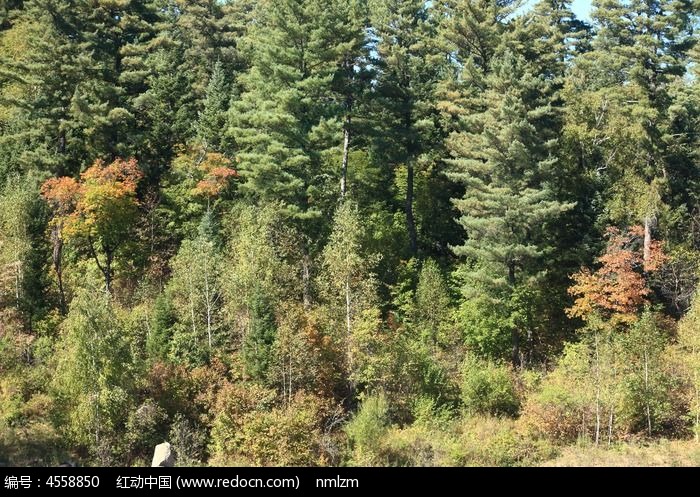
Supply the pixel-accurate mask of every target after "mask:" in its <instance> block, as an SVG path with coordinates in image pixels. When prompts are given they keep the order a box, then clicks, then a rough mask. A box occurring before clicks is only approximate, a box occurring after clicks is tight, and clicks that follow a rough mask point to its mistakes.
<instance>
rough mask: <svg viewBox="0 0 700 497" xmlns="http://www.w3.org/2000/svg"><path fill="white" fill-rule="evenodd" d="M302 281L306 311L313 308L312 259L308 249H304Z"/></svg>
mask: <svg viewBox="0 0 700 497" xmlns="http://www.w3.org/2000/svg"><path fill="white" fill-rule="evenodd" d="M301 280H302V294H303V295H302V299H303V302H304V309H309V308H310V307H311V257H310V256H309V251H308V249H307V248H306V247H304V255H303V257H302V259H301Z"/></svg>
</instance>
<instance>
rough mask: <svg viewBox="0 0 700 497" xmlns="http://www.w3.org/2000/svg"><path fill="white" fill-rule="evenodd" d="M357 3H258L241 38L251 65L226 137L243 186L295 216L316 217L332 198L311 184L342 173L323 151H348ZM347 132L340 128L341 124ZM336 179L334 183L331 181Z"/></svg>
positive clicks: (358, 45)
mask: <svg viewBox="0 0 700 497" xmlns="http://www.w3.org/2000/svg"><path fill="white" fill-rule="evenodd" d="M357 5H361V4H359V3H357V2H350V3H347V2H335V1H334V2H321V1H319V0H283V1H279V2H260V3H259V4H258V5H257V7H256V11H255V14H254V16H255V18H256V20H257V22H256V23H255V24H254V25H253V26H252V27H251V29H250V31H249V33H248V36H247V37H246V40H245V43H246V47H247V48H249V50H250V54H251V60H250V63H251V68H250V71H249V72H248V73H247V74H245V75H244V76H242V77H241V81H242V85H243V93H242V95H241V97H240V100H239V101H236V102H234V103H233V106H232V110H231V122H232V128H231V135H232V138H233V139H234V140H235V143H236V145H237V147H238V148H239V150H240V153H239V154H238V157H239V158H240V160H241V162H240V169H241V172H242V176H243V177H244V179H245V180H246V181H245V183H244V184H243V185H242V187H241V188H242V190H244V191H246V192H247V193H248V194H250V195H252V196H253V197H255V198H257V199H260V200H262V201H264V202H269V201H272V200H279V201H282V202H284V204H285V207H286V209H287V210H288V212H289V213H290V214H291V215H293V216H295V217H301V218H304V217H310V216H311V217H313V216H316V215H318V214H319V212H320V211H321V210H322V209H324V208H325V209H328V208H329V207H330V206H331V205H333V203H334V202H333V203H331V201H330V200H326V205H323V200H324V197H326V198H328V197H331V196H332V197H334V198H337V195H332V194H331V192H326V191H323V190H321V189H319V188H318V187H317V186H315V184H318V183H320V181H319V180H320V179H321V178H322V177H323V175H325V174H330V175H331V176H334V177H336V178H339V177H340V176H341V175H342V174H343V173H342V172H341V170H344V168H345V167H346V166H342V167H341V168H339V167H338V166H335V168H334V169H333V170H332V171H326V170H325V169H324V160H323V156H324V152H326V151H328V150H331V149H333V150H339V149H340V148H341V147H343V149H344V150H345V153H344V154H343V157H344V158H343V160H342V163H343V164H345V165H347V159H348V155H347V152H348V150H349V148H348V147H349V144H348V146H346V147H344V146H343V143H344V138H348V141H349V139H350V138H349V136H350V134H349V133H350V121H349V119H350V117H351V115H352V112H353V107H354V99H355V96H354V95H353V94H354V93H355V92H356V90H355V88H356V85H355V83H354V81H356V80H357V79H358V77H359V76H357V74H356V72H355V71H357V69H356V65H357V63H358V61H359V60H360V59H361V57H362V49H363V38H362V36H363V29H362V28H363V27H364V26H363V24H362V22H361V19H359V20H358V19H355V18H353V13H354V12H355V11H356V6H357ZM344 129H345V130H347V133H345V132H344V131H343V130H344ZM336 184H337V183H336Z"/></svg>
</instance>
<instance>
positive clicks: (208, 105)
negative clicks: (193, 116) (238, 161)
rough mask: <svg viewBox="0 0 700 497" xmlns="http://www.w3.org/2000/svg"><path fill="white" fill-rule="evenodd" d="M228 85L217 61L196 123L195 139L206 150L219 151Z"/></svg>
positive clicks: (224, 126) (221, 66) (224, 120)
mask: <svg viewBox="0 0 700 497" xmlns="http://www.w3.org/2000/svg"><path fill="white" fill-rule="evenodd" d="M229 97H230V94H229V85H228V84H227V82H226V76H225V74H224V69H223V65H222V64H221V62H220V61H217V62H216V64H215V65H214V69H213V70H212V73H211V76H210V78H209V86H208V87H207V96H206V98H205V100H204V110H203V111H202V113H201V114H200V115H199V122H198V123H197V138H198V139H199V140H201V142H202V144H203V146H204V148H205V149H207V150H211V151H216V152H218V151H221V146H222V137H223V134H224V132H225V131H226V113H227V111H228V104H229Z"/></svg>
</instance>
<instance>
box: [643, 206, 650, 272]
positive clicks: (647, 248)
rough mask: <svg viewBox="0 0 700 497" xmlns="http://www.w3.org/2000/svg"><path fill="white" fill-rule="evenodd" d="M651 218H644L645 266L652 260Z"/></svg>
mask: <svg viewBox="0 0 700 497" xmlns="http://www.w3.org/2000/svg"><path fill="white" fill-rule="evenodd" d="M651 224H652V218H651V216H645V217H644V265H645V266H646V265H647V264H648V263H649V260H650V259H651Z"/></svg>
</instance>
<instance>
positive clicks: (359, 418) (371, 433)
mask: <svg viewBox="0 0 700 497" xmlns="http://www.w3.org/2000/svg"><path fill="white" fill-rule="evenodd" d="M388 410H389V406H388V404H387V399H386V396H384V395H383V394H375V395H370V396H368V397H366V398H365V399H364V400H363V401H362V404H361V406H360V409H359V410H358V412H357V414H356V415H355V416H354V417H353V418H352V419H351V420H350V421H349V422H348V423H347V425H345V433H347V435H348V441H349V442H350V446H351V449H352V461H353V463H354V464H357V465H360V466H367V465H373V464H377V463H378V462H379V461H378V459H377V458H378V457H379V456H380V455H379V451H380V448H381V444H382V438H383V437H384V435H385V434H386V433H387V430H388V424H389V419H388Z"/></svg>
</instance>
